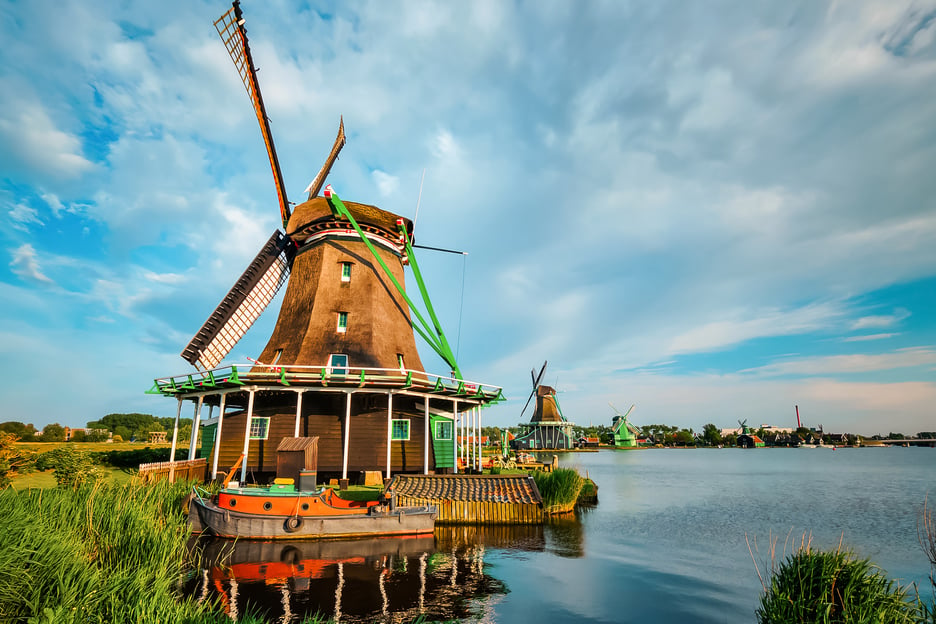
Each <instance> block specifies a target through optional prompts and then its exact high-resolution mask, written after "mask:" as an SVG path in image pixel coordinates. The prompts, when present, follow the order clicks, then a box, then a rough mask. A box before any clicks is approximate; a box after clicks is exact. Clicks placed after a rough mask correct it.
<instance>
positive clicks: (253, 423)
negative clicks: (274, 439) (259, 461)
mask: <svg viewBox="0 0 936 624" xmlns="http://www.w3.org/2000/svg"><path fill="white" fill-rule="evenodd" d="M269 434H270V418H269V417H268V416H254V417H253V418H251V419H250V439H251V440H266V439H267V437H268V436H269Z"/></svg>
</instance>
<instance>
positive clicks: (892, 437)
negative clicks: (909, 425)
mask: <svg viewBox="0 0 936 624" xmlns="http://www.w3.org/2000/svg"><path fill="white" fill-rule="evenodd" d="M905 437H906V436H905V435H904V434H902V433H894V432H893V431H891V432H890V433H888V434H887V439H888V440H903V439H904V438H905Z"/></svg>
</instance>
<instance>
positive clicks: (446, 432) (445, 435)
mask: <svg viewBox="0 0 936 624" xmlns="http://www.w3.org/2000/svg"><path fill="white" fill-rule="evenodd" d="M452 424H453V423H452V421H451V420H440V421H437V422H436V424H435V439H436V440H451V439H452V429H453V427H452Z"/></svg>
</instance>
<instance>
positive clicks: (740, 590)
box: [187, 448, 936, 624]
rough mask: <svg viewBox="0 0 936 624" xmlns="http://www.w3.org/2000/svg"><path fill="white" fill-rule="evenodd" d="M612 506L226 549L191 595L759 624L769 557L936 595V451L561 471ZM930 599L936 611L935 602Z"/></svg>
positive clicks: (301, 608) (294, 606) (278, 609)
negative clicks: (809, 556) (802, 557)
mask: <svg viewBox="0 0 936 624" xmlns="http://www.w3.org/2000/svg"><path fill="white" fill-rule="evenodd" d="M560 464H561V465H563V466H572V467H575V468H577V469H579V471H580V472H583V473H585V472H588V474H589V476H591V478H592V479H594V480H595V481H596V482H597V483H598V485H599V500H600V502H599V503H598V505H596V506H595V507H593V508H589V509H585V510H582V511H580V512H577V513H576V514H575V516H574V517H571V518H564V519H561V520H557V521H555V522H551V523H549V524H547V525H546V526H542V527H488V528H477V527H439V528H437V529H436V534H435V537H434V539H433V538H428V539H427V538H419V539H410V540H398V539H394V540H390V539H383V540H373V539H371V540H364V541H357V542H339V543H334V542H333V543H314V542H311V543H310V542H306V543H301V542H296V543H293V544H282V543H278V544H270V543H266V544H264V543H257V542H253V543H251V542H239V543H237V544H235V545H233V546H232V545H231V544H230V543H227V542H223V541H215V542H212V543H210V544H209V545H208V552H209V554H210V555H211V556H212V557H213V558H214V559H215V560H216V561H218V562H220V563H221V564H223V565H207V566H206V568H205V569H204V570H199V571H195V572H193V574H192V577H191V579H190V580H189V582H188V584H187V591H189V592H190V593H193V594H195V595H199V596H204V597H210V596H217V597H221V598H222V600H223V601H224V603H225V604H226V605H227V608H228V610H229V613H230V614H231V615H237V614H239V613H243V611H244V609H246V608H248V604H249V605H250V607H249V608H253V609H255V610H257V609H259V610H262V611H263V612H265V613H266V614H267V617H268V618H269V619H270V620H271V621H284V622H288V621H290V620H295V619H298V618H299V617H300V616H301V615H303V614H305V613H315V612H319V613H322V614H325V615H327V616H329V617H336V616H338V617H339V618H340V620H341V621H343V622H344V621H347V622H351V621H404V622H406V621H410V620H412V619H413V618H414V617H416V616H417V615H419V614H420V613H425V614H426V615H427V616H428V617H429V618H430V619H466V620H480V621H485V622H524V621H529V620H531V619H532V618H533V617H534V616H535V618H536V620H537V622H539V623H540V624H552V623H556V624H558V623H564V622H646V621H652V622H674V623H675V622H680V623H682V622H750V621H753V614H754V609H755V608H756V606H757V601H758V598H759V595H760V593H761V591H762V590H761V585H760V581H759V580H758V575H757V571H756V569H755V563H754V561H752V557H751V554H750V552H749V549H748V545H747V543H746V542H745V538H746V537H747V540H748V542H749V543H750V545H751V548H752V549H753V550H754V559H755V560H756V561H757V565H758V566H759V567H760V570H761V571H762V572H763V570H764V565H765V563H766V562H767V561H768V560H769V552H770V543H771V541H772V540H774V539H775V540H777V542H776V544H777V545H776V550H777V553H778V556H781V555H782V552H783V551H784V549H785V550H786V552H789V551H790V550H791V549H792V542H793V541H794V540H795V541H796V542H797V543H798V542H799V540H800V539H801V538H802V536H803V535H804V533H806V534H811V536H812V543H813V545H814V546H817V547H820V548H829V547H835V546H837V545H838V543H839V541H840V540H842V541H843V543H844V545H845V546H846V547H848V548H850V549H852V550H854V551H855V552H856V553H857V554H858V555H860V556H863V557H870V558H871V559H872V560H873V561H874V562H875V563H877V564H878V565H879V566H881V567H882V568H883V569H884V570H885V571H886V572H887V574H888V576H890V577H891V578H894V579H898V580H899V581H900V583H901V584H902V585H906V584H909V583H917V584H918V585H919V586H920V587H921V588H924V591H925V592H929V589H928V584H929V580H928V574H929V571H930V570H929V562H928V561H927V559H926V557H925V556H924V554H923V551H922V550H921V548H920V545H919V543H918V541H917V519H918V517H919V513H920V510H921V508H922V505H923V500H924V496H926V494H927V493H928V492H929V489H930V488H931V487H932V484H933V476H934V474H936V472H934V468H936V450H934V449H930V448H871V449H838V450H836V451H832V450H831V449H759V450H738V449H721V450H716V449H700V450H670V449H653V450H641V451H601V452H598V453H567V454H561V455H560ZM925 595H929V593H926V594H925Z"/></svg>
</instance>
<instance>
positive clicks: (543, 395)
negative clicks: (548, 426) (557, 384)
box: [530, 386, 562, 423]
mask: <svg viewBox="0 0 936 624" xmlns="http://www.w3.org/2000/svg"><path fill="white" fill-rule="evenodd" d="M530 422H531V423H539V422H544V423H549V422H556V423H558V422H562V415H561V414H560V413H559V408H558V406H557V405H556V390H555V388H550V387H549V386H538V387H537V388H536V411H535V412H533V418H532V419H530Z"/></svg>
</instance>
